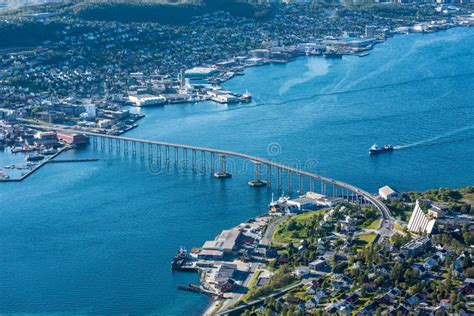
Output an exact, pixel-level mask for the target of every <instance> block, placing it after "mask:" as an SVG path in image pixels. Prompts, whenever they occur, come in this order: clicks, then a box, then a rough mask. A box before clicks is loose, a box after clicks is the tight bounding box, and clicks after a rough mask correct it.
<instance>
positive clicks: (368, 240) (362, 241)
mask: <svg viewBox="0 0 474 316" xmlns="http://www.w3.org/2000/svg"><path fill="white" fill-rule="evenodd" d="M375 238H377V234H374V233H372V234H364V235H359V236H357V237H356V238H355V239H354V243H355V244H356V245H357V247H358V248H362V247H367V246H369V245H371V244H372V243H373V242H374V240H375Z"/></svg>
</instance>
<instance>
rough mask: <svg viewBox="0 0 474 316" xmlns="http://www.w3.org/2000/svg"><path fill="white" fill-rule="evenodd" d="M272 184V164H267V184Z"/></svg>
mask: <svg viewBox="0 0 474 316" xmlns="http://www.w3.org/2000/svg"><path fill="white" fill-rule="evenodd" d="M271 184H272V165H267V185H271Z"/></svg>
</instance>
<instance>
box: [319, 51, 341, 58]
mask: <svg viewBox="0 0 474 316" xmlns="http://www.w3.org/2000/svg"><path fill="white" fill-rule="evenodd" d="M323 56H324V58H342V54H341V53H338V52H327V53H324V54H323Z"/></svg>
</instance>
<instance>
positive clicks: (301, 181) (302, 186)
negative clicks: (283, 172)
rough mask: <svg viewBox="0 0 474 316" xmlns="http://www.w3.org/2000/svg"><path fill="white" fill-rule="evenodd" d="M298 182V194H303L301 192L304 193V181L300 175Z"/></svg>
mask: <svg viewBox="0 0 474 316" xmlns="http://www.w3.org/2000/svg"><path fill="white" fill-rule="evenodd" d="M299 180H300V185H299V191H300V193H303V191H304V179H303V175H302V174H300V175H299Z"/></svg>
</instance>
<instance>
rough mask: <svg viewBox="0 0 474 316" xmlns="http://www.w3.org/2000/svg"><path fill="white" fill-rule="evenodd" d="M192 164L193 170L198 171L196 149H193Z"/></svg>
mask: <svg viewBox="0 0 474 316" xmlns="http://www.w3.org/2000/svg"><path fill="white" fill-rule="evenodd" d="M191 164H192V168H193V171H196V149H193V150H192V151H191Z"/></svg>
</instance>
